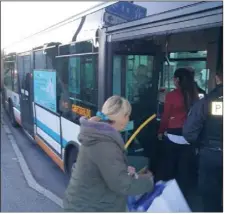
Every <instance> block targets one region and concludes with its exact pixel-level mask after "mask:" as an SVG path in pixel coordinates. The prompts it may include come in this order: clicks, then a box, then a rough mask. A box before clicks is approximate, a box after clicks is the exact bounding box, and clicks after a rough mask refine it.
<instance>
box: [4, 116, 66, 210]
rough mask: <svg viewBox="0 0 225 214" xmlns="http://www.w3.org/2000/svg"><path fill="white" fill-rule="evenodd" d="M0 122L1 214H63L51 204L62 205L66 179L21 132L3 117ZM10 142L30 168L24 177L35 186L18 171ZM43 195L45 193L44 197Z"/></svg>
mask: <svg viewBox="0 0 225 214" xmlns="http://www.w3.org/2000/svg"><path fill="white" fill-rule="evenodd" d="M2 121H4V122H2V124H1V148H2V151H1V172H2V173H1V176H2V178H1V183H2V203H1V205H2V207H1V211H3V212H62V208H61V207H60V206H59V205H57V203H54V202H55V201H57V200H58V201H59V200H60V203H58V204H60V205H61V199H62V197H63V195H64V192H65V189H66V186H67V183H68V177H67V176H66V175H64V173H63V172H62V171H61V170H60V169H59V168H58V167H57V165H56V164H55V163H54V162H53V161H52V160H51V159H50V158H49V157H48V156H47V155H46V154H45V153H44V152H43V151H42V150H41V149H40V148H39V146H38V145H37V144H35V143H33V142H32V141H31V140H30V139H28V138H27V136H26V135H25V134H24V133H23V131H22V129H21V128H13V127H12V126H11V124H10V122H9V119H8V116H7V115H6V114H5V113H3V115H2ZM4 123H5V124H4ZM5 125H6V127H8V128H9V130H10V131H11V135H10V134H9V133H7V132H6V131H5V128H4V127H5ZM9 135H10V136H9ZM11 138H14V139H15V141H14V142H15V143H16V146H17V148H18V149H19V151H20V152H21V154H22V156H23V160H24V162H25V163H26V165H27V167H28V168H29V170H27V171H28V172H27V173H26V174H28V177H30V176H29V174H31V177H32V178H33V180H34V182H33V181H32V180H31V182H30V183H31V184H29V182H27V180H26V179H25V178H26V176H24V171H22V170H21V163H20V159H19V158H18V154H16V153H15V151H14V150H15V148H14V147H13V145H12V143H11V141H10V139H11ZM31 186H34V188H33V187H32V188H31ZM35 188H36V189H38V191H36V190H35ZM45 192H47V193H46V194H45ZM41 193H42V194H41ZM45 195H47V196H48V197H46V196H45ZM55 198H56V199H57V200H55ZM50 199H51V200H50Z"/></svg>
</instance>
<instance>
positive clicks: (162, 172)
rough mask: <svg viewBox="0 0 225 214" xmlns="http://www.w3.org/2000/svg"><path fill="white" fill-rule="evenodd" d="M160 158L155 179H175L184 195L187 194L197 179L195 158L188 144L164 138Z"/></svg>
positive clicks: (193, 151)
mask: <svg viewBox="0 0 225 214" xmlns="http://www.w3.org/2000/svg"><path fill="white" fill-rule="evenodd" d="M162 149H163V151H162V159H161V162H160V164H159V167H158V170H157V173H156V174H157V175H156V177H157V180H165V181H167V180H170V179H174V178H175V179H176V180H177V182H178V184H179V186H180V188H181V190H182V192H183V193H184V195H185V196H186V195H188V192H189V190H190V189H191V187H192V185H193V182H195V181H196V180H197V179H196V178H197V168H198V167H197V158H196V154H195V149H194V148H193V147H192V146H190V145H182V144H176V143H173V142H171V141H170V140H169V139H168V138H165V139H164V141H163V143H162Z"/></svg>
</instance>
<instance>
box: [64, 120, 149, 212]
mask: <svg viewBox="0 0 225 214" xmlns="http://www.w3.org/2000/svg"><path fill="white" fill-rule="evenodd" d="M80 123H81V130H80V135H79V141H80V142H81V144H82V145H81V146H80V151H79V155H78V159H77V163H76V164H75V167H74V169H73V171H72V175H71V179H70V182H69V185H68V188H67V190H66V193H65V198H64V210H65V211H67V212H125V210H126V200H127V196H128V195H138V194H142V193H145V192H149V191H151V190H152V188H153V182H152V179H150V178H149V176H146V175H140V176H139V177H138V178H137V179H135V178H134V177H132V176H130V175H128V173H127V167H128V165H127V159H126V155H125V151H124V142H123V140H122V138H121V135H120V133H119V132H117V131H116V130H115V129H114V128H112V127H111V126H110V125H109V124H107V123H103V122H94V121H90V120H87V119H85V118H81V120H80Z"/></svg>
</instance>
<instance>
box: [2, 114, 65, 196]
mask: <svg viewBox="0 0 225 214" xmlns="http://www.w3.org/2000/svg"><path fill="white" fill-rule="evenodd" d="M3 119H4V121H5V123H6V124H7V125H8V127H9V128H10V130H11V131H12V134H13V135H14V137H15V138H16V142H17V145H18V147H19V149H20V151H21V152H22V154H23V156H24V159H25V161H26V162H27V165H28V167H29V169H30V170H31V173H32V175H33V176H34V178H35V180H36V181H37V182H38V183H39V184H40V185H42V186H43V187H45V188H46V189H48V190H50V191H51V192H53V193H54V194H56V195H57V196H58V197H60V198H62V197H63V195H64V192H65V189H66V186H67V184H68V181H69V180H68V177H67V176H66V175H65V174H64V173H63V172H62V170H61V169H60V168H59V167H58V166H57V165H56V164H55V163H54V162H53V161H52V160H51V159H50V158H49V157H48V156H47V155H46V154H45V152H44V151H43V150H42V149H41V148H40V147H39V146H38V145H37V144H36V143H35V142H32V141H31V140H30V139H29V138H28V137H27V136H26V135H25V133H24V132H23V130H22V129H21V128H20V127H19V128H14V127H12V126H11V124H10V122H9V119H8V116H7V115H6V114H5V113H3Z"/></svg>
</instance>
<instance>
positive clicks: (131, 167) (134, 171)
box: [127, 166, 136, 176]
mask: <svg viewBox="0 0 225 214" xmlns="http://www.w3.org/2000/svg"><path fill="white" fill-rule="evenodd" d="M127 172H128V174H129V175H132V176H133V175H135V173H136V169H135V168H134V167H133V166H128V167H127Z"/></svg>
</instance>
